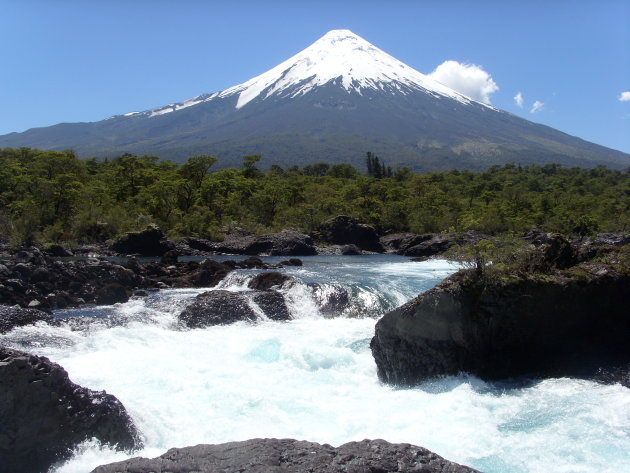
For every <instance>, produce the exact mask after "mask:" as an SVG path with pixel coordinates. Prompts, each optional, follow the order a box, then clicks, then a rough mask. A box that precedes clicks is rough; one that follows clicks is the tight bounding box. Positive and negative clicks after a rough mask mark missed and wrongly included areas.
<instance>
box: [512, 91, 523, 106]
mask: <svg viewBox="0 0 630 473" xmlns="http://www.w3.org/2000/svg"><path fill="white" fill-rule="evenodd" d="M514 102H516V105H518V106H519V107H521V108H523V94H522V93H521V92H519V93H518V94H516V95H515V96H514Z"/></svg>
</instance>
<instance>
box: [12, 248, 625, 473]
mask: <svg viewBox="0 0 630 473" xmlns="http://www.w3.org/2000/svg"><path fill="white" fill-rule="evenodd" d="M279 259H280V258H278V260H279ZM270 260H272V261H273V259H270ZM303 261H304V266H302V267H291V268H285V269H283V271H286V272H287V273H289V274H290V275H291V276H294V277H295V282H294V283H293V284H292V285H290V287H287V288H284V289H283V293H284V294H285V298H286V299H287V301H288V305H289V309H290V311H291V313H292V315H293V316H294V320H293V321H291V322H273V321H269V320H265V319H261V320H260V321H259V322H258V323H256V324H245V323H238V324H234V325H230V326H220V327H210V328H206V329H198V330H182V329H181V328H179V327H178V325H177V323H176V316H177V314H178V313H179V312H180V311H181V310H182V308H183V307H185V305H186V304H187V303H189V302H190V301H191V300H192V299H193V298H194V297H195V295H197V294H199V293H200V292H203V291H202V290H197V289H187V290H166V291H161V292H158V293H152V294H151V295H150V296H149V297H148V298H144V299H134V300H131V301H130V302H128V303H126V304H120V305H116V306H112V307H100V308H88V309H81V310H69V311H60V312H59V313H57V316H59V317H76V316H80V317H90V320H91V321H92V322H93V323H91V324H89V325H86V326H84V327H82V328H81V329H75V330H71V329H69V328H52V327H48V326H44V325H42V326H36V327H29V328H22V329H18V330H14V331H12V332H10V333H9V334H7V335H4V336H2V337H0V342H4V343H8V344H10V345H12V346H15V347H16V348H27V349H28V350H30V351H32V352H35V353H37V354H41V355H45V356H48V357H49V358H51V359H52V360H54V361H56V362H58V363H60V364H61V365H63V366H64V367H65V368H66V369H67V371H68V372H69V374H70V377H71V379H72V380H73V381H75V382H77V383H79V384H82V385H85V386H88V387H90V388H92V389H99V390H101V389H105V390H106V391H107V392H109V393H112V394H114V395H116V396H117V397H118V398H119V399H120V400H121V401H122V402H123V404H124V405H125V406H126V407H127V409H128V410H129V412H130V414H131V416H132V417H133V419H134V421H135V422H136V424H137V426H138V427H139V429H140V430H141V432H142V435H143V437H144V441H145V445H146V447H145V448H144V449H143V450H142V451H139V452H134V456H137V455H141V456H157V455H160V454H162V453H164V452H165V451H166V450H167V449H168V448H171V447H183V446H188V445H195V444H197V443H218V442H226V441H233V440H244V439H248V438H254V437H291V438H297V439H303V440H310V441H316V442H322V443H323V442H325V443H330V444H332V445H339V444H342V443H344V442H347V441H352V440H360V439H363V438H383V439H386V440H388V441H390V442H409V443H413V444H417V445H422V446H424V447H426V448H429V449H430V450H433V451H435V452H436V453H438V454H440V455H442V456H444V457H445V458H448V459H450V460H453V461H456V462H459V463H463V464H467V465H469V466H472V467H474V468H477V469H479V470H481V471H484V472H486V473H520V472H545V473H556V472H557V473H560V472H585V473H586V472H588V473H590V472H593V473H594V472H598V473H601V472H615V473H619V472H627V471H630V470H629V468H628V465H630V454H629V453H628V452H630V390H628V389H627V388H624V387H622V386H620V385H608V386H606V385H600V384H597V383H594V382H590V381H584V380H574V379H566V378H560V379H547V380H518V381H513V382H509V383H508V382H503V383H486V382H483V381H481V380H479V379H478V378H475V377H471V376H467V375H465V374H462V375H460V376H456V377H446V378H440V379H434V380H430V381H428V382H425V383H423V384H420V385H418V386H416V387H414V388H410V389H400V388H395V387H391V386H387V385H383V384H381V383H380V382H379V381H378V379H377V377H376V367H375V365H374V361H373V358H372V356H371V353H370V349H369V341H370V338H371V337H372V335H373V333H374V324H375V322H376V320H377V319H378V317H379V316H380V315H382V314H383V313H384V312H385V311H386V310H388V309H390V308H393V307H395V306H397V305H399V304H401V303H403V302H405V301H406V300H408V299H410V298H412V297H414V296H415V295H417V294H418V293H419V292H422V291H425V290H427V289H429V288H431V287H433V286H434V285H435V284H436V283H437V282H439V281H440V280H441V279H442V278H444V277H445V276H447V275H448V274H450V273H451V272H453V271H454V269H455V268H454V267H453V266H452V265H450V264H449V263H447V262H445V261H442V260H432V261H427V262H424V263H413V262H410V261H409V260H408V259H406V258H402V257H396V256H380V255H379V256H368V257H366V256H352V257H339V256H334V257H310V258H303ZM256 272H257V271H238V272H235V273H233V274H231V275H230V276H229V277H228V279H226V281H224V282H223V283H222V285H221V286H222V288H223V289H228V290H240V289H242V288H244V287H245V286H246V284H247V281H248V280H249V279H250V278H251V277H253V275H254V274H255V273H256ZM315 283H317V286H315ZM340 288H341V289H343V290H346V291H348V292H349V293H350V294H351V298H350V303H349V304H348V305H347V306H345V307H344V308H343V310H342V311H341V312H339V313H336V314H322V313H321V311H320V310H319V306H320V304H321V298H325V295H326V294H328V293H329V292H331V291H338V290H339V289H340ZM124 458H127V455H126V454H124V453H120V452H115V451H111V450H110V449H108V448H106V447H101V446H100V445H98V444H97V443H96V442H87V443H85V444H84V445H82V446H81V447H80V448H79V449H77V452H76V453H75V455H74V457H73V458H72V459H71V460H69V461H68V462H65V463H64V464H62V465H59V466H58V467H57V468H56V469H54V471H55V472H56V473H86V472H89V471H90V470H91V469H92V468H94V467H95V466H97V465H100V464H103V463H107V462H111V461H117V460H121V459H124Z"/></svg>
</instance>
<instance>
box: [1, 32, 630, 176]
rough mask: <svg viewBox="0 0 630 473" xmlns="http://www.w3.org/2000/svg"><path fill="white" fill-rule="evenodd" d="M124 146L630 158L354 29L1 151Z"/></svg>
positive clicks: (454, 161) (407, 161) (168, 151)
mask: <svg viewBox="0 0 630 473" xmlns="http://www.w3.org/2000/svg"><path fill="white" fill-rule="evenodd" d="M19 146H30V147H36V148H43V149H69V148H71V149H75V150H76V151H77V153H78V154H79V155H80V156H84V157H89V156H97V157H110V156H114V155H117V154H122V153H124V152H130V153H135V154H155V155H158V156H160V157H162V158H168V159H174V160H176V161H183V160H185V159H186V158H187V157H189V156H190V155H193V154H200V153H203V154H212V155H215V156H218V157H219V159H220V163H221V165H222V166H230V165H238V164H239V163H240V159H241V157H242V156H243V155H245V154H255V153H257V154H263V157H264V158H265V160H264V162H266V164H267V166H269V165H271V164H274V163H275V164H281V165H291V164H296V163H299V164H303V165H304V164H310V163H312V162H316V161H328V162H332V163H335V162H350V163H352V164H357V165H360V166H363V161H364V156H365V152H366V151H368V150H370V151H373V152H376V153H377V154H379V155H380V156H381V157H382V158H383V159H385V160H386V161H387V162H388V163H391V164H392V165H405V166H409V167H411V168H413V169H414V170H417V171H428V170H445V169H451V168H466V169H473V170H478V169H483V168H485V167H488V166H491V165H494V164H504V163H506V162H516V161H518V162H521V163H522V164H544V163H547V162H559V163H561V164H565V165H569V166H572V165H576V166H582V167H592V166H596V165H598V164H604V165H607V166H609V167H613V168H624V167H627V166H630V155H628V154H626V153H622V152H620V151H616V150H612V149H609V148H605V147H603V146H600V145H596V144H594V143H589V142H587V141H584V140H581V139H580V138H577V137H572V136H570V135H568V134H566V133H563V132H560V131H558V130H555V129H553V128H550V127H546V126H544V125H539V124H535V123H533V122H529V121H527V120H524V119H522V118H520V117H517V116H516V115H512V114H510V113H508V112H505V111H503V110H499V109H496V108H494V107H492V106H490V105H489V104H485V103H482V102H478V101H475V100H473V99H471V98H469V97H466V96H464V95H462V94H460V93H459V92H456V91H454V90H452V89H449V88H448V87H446V86H444V85H442V84H440V83H438V82H436V81H435V80H433V79H431V78H430V77H428V76H426V75H424V74H422V73H420V72H418V71H416V70H415V69H413V68H411V67H409V66H407V65H406V64H404V63H402V62H400V61H398V60H397V59H395V58H394V57H393V56H390V55H389V54H387V53H385V52H383V51H381V50H380V49H378V48H377V47H376V46H374V45H372V44H370V43H369V42H367V41H366V40H364V39H363V38H361V37H359V36H357V35H355V34H354V33H352V32H351V31H349V30H333V31H331V32H328V33H327V34H326V35H324V36H323V37H322V38H320V39H319V40H317V41H316V42H315V43H313V44H312V45H310V46H309V47H307V48H306V49H304V50H302V51H300V52H299V53H297V54H296V55H294V56H292V57H291V58H289V59H287V60H286V61H283V62H282V63H280V64H279V65H278V66H276V67H274V68H272V69H270V70H268V71H266V72H264V73H262V74H260V75H258V76H255V77H253V78H252V79H250V80H248V81H246V82H243V83H241V84H238V85H235V86H233V87H230V88H228V89H225V90H224V91H220V92H215V93H212V94H201V95H198V96H195V97H192V98H190V99H187V100H185V101H183V102H179V103H173V104H168V105H165V106H162V107H158V108H155V109H151V110H147V111H144V112H128V113H125V114H122V115H116V116H113V117H110V118H108V119H105V120H102V121H98V122H89V123H72V124H58V125H53V126H51V127H44V128H35V129H31V130H27V131H25V132H23V133H14V134H9V135H4V136H0V147H19Z"/></svg>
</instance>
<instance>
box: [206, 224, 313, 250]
mask: <svg viewBox="0 0 630 473" xmlns="http://www.w3.org/2000/svg"><path fill="white" fill-rule="evenodd" d="M212 248H213V250H214V251H216V252H218V253H227V254H238V255H261V254H268V255H271V256H310V255H315V254H317V251H316V250H315V247H314V246H313V240H312V239H311V237H310V236H308V235H306V234H305V233H300V232H298V231H295V230H283V231H282V232H280V233H269V234H267V235H244V236H228V237H227V238H226V239H225V240H224V241H222V242H218V243H213V245H212Z"/></svg>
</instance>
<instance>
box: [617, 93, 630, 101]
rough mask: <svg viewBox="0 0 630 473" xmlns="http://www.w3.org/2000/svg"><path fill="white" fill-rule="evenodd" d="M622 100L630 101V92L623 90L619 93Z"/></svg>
mask: <svg viewBox="0 0 630 473" xmlns="http://www.w3.org/2000/svg"><path fill="white" fill-rule="evenodd" d="M619 101H620V102H630V92H621V95H619Z"/></svg>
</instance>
